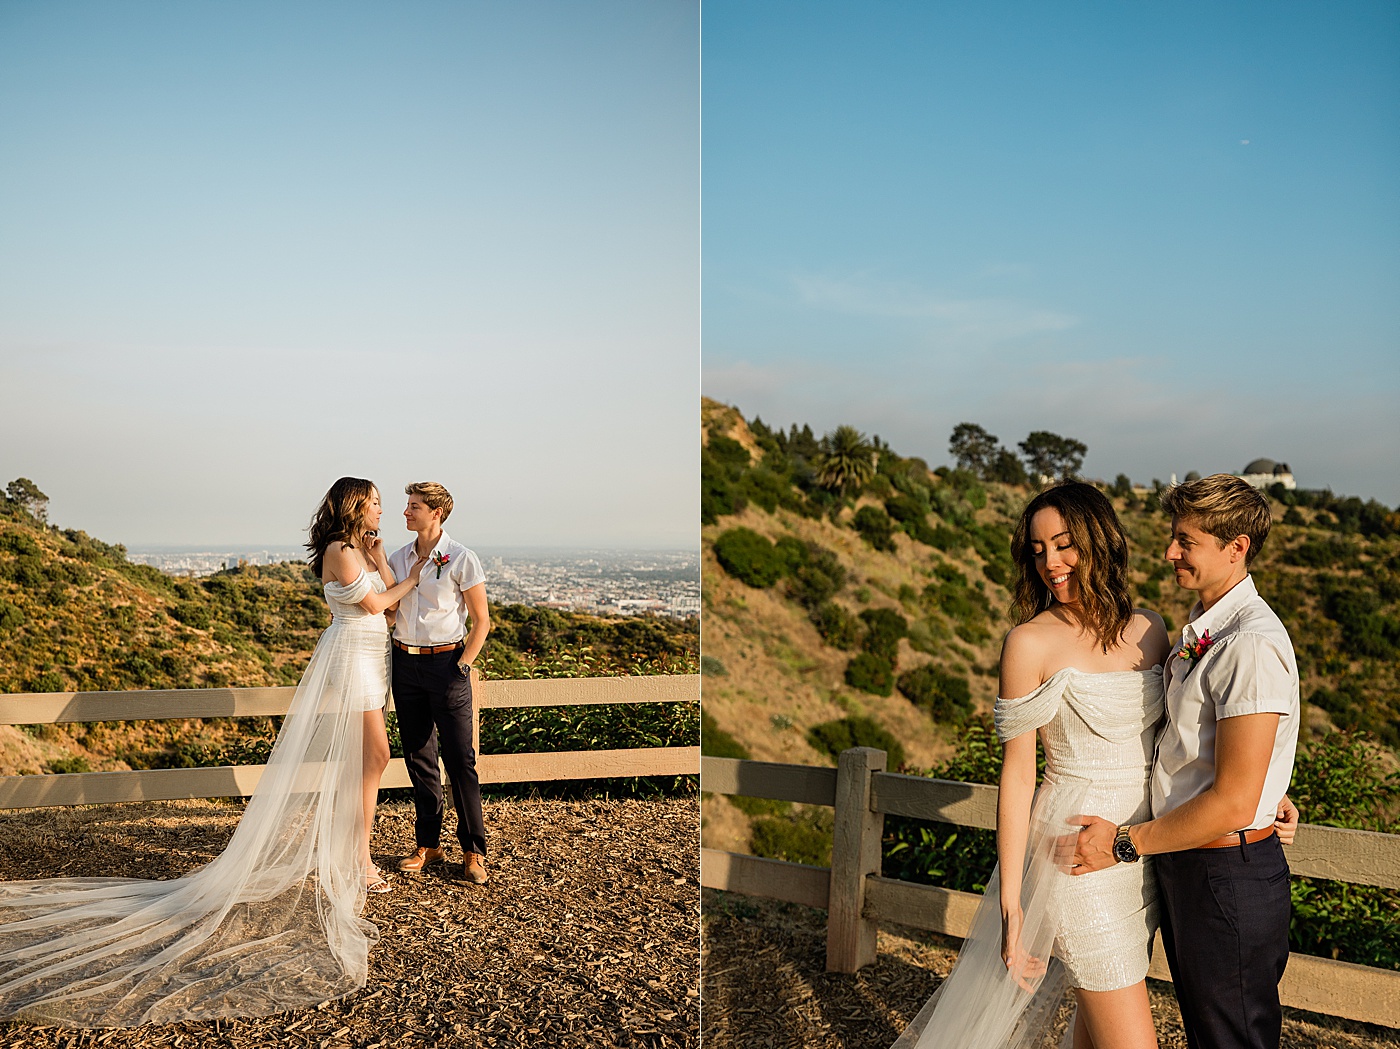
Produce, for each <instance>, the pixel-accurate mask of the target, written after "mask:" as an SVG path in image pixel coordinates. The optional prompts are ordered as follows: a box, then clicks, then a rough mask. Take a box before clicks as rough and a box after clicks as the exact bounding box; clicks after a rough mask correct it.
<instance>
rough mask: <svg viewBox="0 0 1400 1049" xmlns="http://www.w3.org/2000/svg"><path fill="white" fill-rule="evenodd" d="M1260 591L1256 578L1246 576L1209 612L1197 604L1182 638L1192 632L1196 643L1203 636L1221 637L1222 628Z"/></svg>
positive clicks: (1212, 606)
mask: <svg viewBox="0 0 1400 1049" xmlns="http://www.w3.org/2000/svg"><path fill="white" fill-rule="evenodd" d="M1258 596H1259V591H1258V589H1257V588H1256V587H1255V585H1254V577H1253V576H1252V575H1248V574H1246V575H1245V577H1244V578H1243V579H1241V580H1240V581H1239V582H1238V583H1236V584H1235V585H1234V586H1232V587H1231V588H1230V589H1229V590H1228V591H1226V593H1225V596H1224V597H1222V598H1221V599H1220V600H1219V601H1217V602H1216V603H1215V604H1213V605H1211V606H1210V609H1209V610H1208V611H1201V603H1200V602H1199V601H1197V602H1196V605H1195V607H1194V608H1192V609H1191V619H1190V621H1189V622H1187V624H1186V625H1185V626H1184V627H1182V628H1181V636H1182V637H1183V638H1186V637H1187V631H1190V640H1192V641H1195V640H1196V639H1197V638H1199V637H1201V636H1202V635H1203V634H1206V633H1210V634H1211V635H1212V636H1214V637H1219V636H1220V628H1221V627H1223V626H1224V625H1225V624H1226V623H1228V622H1229V621H1230V619H1231V618H1232V617H1233V616H1234V615H1235V613H1236V612H1238V611H1239V610H1240V609H1241V608H1243V607H1244V606H1245V604H1246V603H1247V602H1248V601H1250V600H1251V599H1252V598H1255V597H1258Z"/></svg>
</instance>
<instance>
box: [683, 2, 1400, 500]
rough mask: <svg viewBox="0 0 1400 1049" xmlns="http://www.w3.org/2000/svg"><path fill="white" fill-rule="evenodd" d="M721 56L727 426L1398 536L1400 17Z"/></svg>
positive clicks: (1027, 28)
mask: <svg viewBox="0 0 1400 1049" xmlns="http://www.w3.org/2000/svg"><path fill="white" fill-rule="evenodd" d="M703 41H704V62H705V66H704V107H705V108H704V234H703V255H704V275H703V288H704V294H703V316H704V350H703V360H704V365H703V377H702V388H703V390H704V392H705V393H706V394H707V395H708V396H711V397H715V398H717V399H719V400H722V401H726V402H729V403H733V404H737V405H738V406H739V407H740V408H741V409H742V410H743V411H744V413H745V414H746V415H747V416H749V417H750V418H751V417H753V416H754V415H755V414H759V415H761V416H762V417H763V418H764V420H765V421H767V422H769V423H773V424H778V423H781V424H786V423H789V422H794V421H795V422H799V423H800V422H808V423H811V425H812V427H813V429H815V430H817V431H818V432H821V431H823V430H829V429H831V428H833V427H835V426H836V425H838V424H840V423H850V424H852V425H855V426H857V427H858V428H860V429H862V430H864V431H866V432H868V433H870V432H873V433H878V434H879V435H880V436H881V437H883V438H885V439H886V440H888V441H890V442H891V444H892V445H893V446H894V448H895V449H896V450H899V451H901V452H903V453H905V454H916V455H922V456H924V457H926V458H928V459H929V460H930V461H931V462H934V463H937V462H944V461H946V460H947V458H948V455H947V442H948V435H949V433H950V431H951V430H952V428H953V426H954V425H956V424H957V423H959V422H962V421H972V422H977V423H980V424H982V425H983V426H985V427H987V429H989V430H990V431H991V432H993V433H995V434H997V435H998V436H999V437H1001V439H1002V441H1003V442H1004V443H1006V444H1007V445H1010V446H1014V444H1015V443H1016V442H1018V441H1020V440H1021V439H1022V438H1024V437H1025V435H1026V434H1027V433H1029V432H1030V431H1032V430H1042V429H1044V430H1051V431H1054V432H1058V433H1061V434H1065V435H1068V436H1073V437H1077V438H1079V439H1080V440H1083V441H1084V442H1085V443H1086V444H1088V446H1089V454H1088V456H1087V459H1086V462H1085V470H1086V473H1088V474H1089V475H1090V476H1104V477H1108V478H1112V477H1113V476H1114V475H1116V474H1117V473H1119V472H1126V473H1128V474H1129V475H1130V476H1132V477H1133V478H1134V479H1135V480H1138V481H1143V482H1145V481H1148V480H1150V479H1152V478H1153V477H1157V478H1160V479H1162V480H1166V479H1167V478H1168V477H1169V476H1170V474H1171V473H1173V472H1176V473H1178V474H1184V473H1185V472H1186V471H1188V470H1193V469H1194V470H1199V471H1201V472H1203V473H1205V472H1213V471H1217V470H1220V471H1227V472H1228V471H1237V470H1239V469H1240V468H1242V467H1243V466H1244V465H1245V463H1246V462H1248V461H1249V460H1251V459H1254V458H1256V457H1259V456H1267V457H1270V458H1274V459H1277V460H1281V461H1284V462H1286V463H1288V464H1289V465H1290V466H1291V467H1292V469H1293V471H1294V473H1295V475H1296V476H1297V478H1298V481H1299V483H1300V484H1301V485H1304V486H1306V487H1323V486H1329V485H1330V486H1331V487H1332V488H1333V489H1334V490H1335V491H1339V492H1346V493H1348V494H1359V495H1362V496H1365V497H1376V498H1379V499H1381V500H1382V501H1384V502H1386V503H1387V504H1389V505H1395V504H1397V503H1400V455H1397V454H1396V452H1397V450H1400V412H1398V411H1397V410H1396V405H1397V404H1400V121H1398V120H1397V119H1396V114H1397V113H1400V61H1397V58H1396V56H1397V54H1400V7H1397V6H1396V5H1394V4H1390V3H1360V2H1358V3H1349V4H1341V5H1321V4H1311V3H1273V2H1271V3H1226V4H1219V3H1210V4H1207V3H1175V4H1169V5H1168V4H1156V5H1146V4H1118V3H1114V4H1108V3H1097V4H1096V3H1082V4H1073V5H1047V4H1037V3H1029V2H1025V3H995V2H992V3H979V4H952V3H912V2H906V3H882V4H856V3H829V2H828V3H822V2H815V3H802V4H796V3H777V2H771V3H764V4H744V3H736V2H733V0H710V2H707V3H706V4H705V18H704V31H703Z"/></svg>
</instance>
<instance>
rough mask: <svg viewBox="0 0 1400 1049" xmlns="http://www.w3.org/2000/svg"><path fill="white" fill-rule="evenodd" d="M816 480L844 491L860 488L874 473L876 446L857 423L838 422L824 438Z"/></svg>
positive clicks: (837, 490)
mask: <svg viewBox="0 0 1400 1049" xmlns="http://www.w3.org/2000/svg"><path fill="white" fill-rule="evenodd" d="M816 467H817V483H818V484H820V485H821V486H822V487H823V488H825V489H827V490H828V491H831V492H835V493H836V494H838V495H844V494H845V493H846V492H848V491H859V490H860V489H861V488H862V487H864V486H865V483H866V482H867V481H869V480H870V478H871V477H872V476H874V474H875V448H874V447H873V446H872V445H871V443H870V442H869V441H867V440H866V438H865V434H863V433H861V432H860V431H859V430H857V429H856V428H855V427H854V426H838V427H836V429H834V430H832V431H831V432H830V433H829V434H827V435H826V436H825V437H823V438H822V443H821V451H820V453H819V454H818V456H817V462H816Z"/></svg>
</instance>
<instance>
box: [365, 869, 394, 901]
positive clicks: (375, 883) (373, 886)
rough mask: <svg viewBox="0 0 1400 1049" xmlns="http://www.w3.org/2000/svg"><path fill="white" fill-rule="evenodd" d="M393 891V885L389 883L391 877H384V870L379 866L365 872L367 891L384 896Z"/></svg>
mask: <svg viewBox="0 0 1400 1049" xmlns="http://www.w3.org/2000/svg"><path fill="white" fill-rule="evenodd" d="M392 891H393V886H392V885H390V884H389V879H388V878H386V877H384V872H383V871H381V870H380V869H379V868H378V867H371V868H370V869H369V870H368V871H366V872H365V892H368V893H373V894H374V895H376V896H382V895H384V894H385V893H386V892H392Z"/></svg>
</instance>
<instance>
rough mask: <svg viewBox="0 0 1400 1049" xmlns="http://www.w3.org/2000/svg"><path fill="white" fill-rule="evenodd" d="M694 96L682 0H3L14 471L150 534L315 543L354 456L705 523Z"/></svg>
mask: <svg viewBox="0 0 1400 1049" xmlns="http://www.w3.org/2000/svg"><path fill="white" fill-rule="evenodd" d="M699 103H700V97H699V9H698V5H697V4H696V3H695V2H687V0H635V2H616V0H590V2H589V3H587V4H577V3H569V2H564V0H560V2H556V3H547V2H540V0H530V2H523V3H522V2H507V0H499V2H495V3H479V2H465V0H452V2H442V3H431V2H422V0H411V2H407V3H384V2H375V3H354V2H343V0H336V2H325V3H314V2H298V3H295V4H287V3H281V2H264V3H258V2H250V0H241V2H239V3H237V4H188V3H179V2H174V0H171V2H163V3H162V2H125V3H120V4H113V3H106V2H91V3H77V2H67V0H53V2H46V3H19V2H11V0H0V484H3V483H4V482H5V481H8V480H9V479H11V478H14V477H17V476H26V477H30V478H32V479H33V480H34V481H35V482H36V483H37V484H38V485H39V487H40V488H42V489H43V490H44V491H45V492H46V493H47V494H48V495H49V496H50V497H51V500H52V502H51V507H50V519H51V520H54V521H56V522H57V523H59V524H62V525H64V526H72V527H79V528H83V529H85V530H87V531H88V532H90V533H92V534H94V535H97V536H99V537H100V538H102V539H104V540H106V541H108V542H125V543H129V544H133V545H137V544H153V543H172V544H174V543H179V544H199V543H210V544H218V543H270V544H295V543H298V542H300V541H301V540H302V538H304V532H303V529H304V528H305V526H306V523H307V520H308V519H309V517H310V514H311V512H312V510H313V509H314V508H315V504H316V503H317V501H318V500H319V499H320V497H321V495H322V494H323V493H324V491H325V490H326V488H327V487H328V486H329V484H330V482H331V481H333V480H334V479H335V478H336V477H338V476H341V475H343V474H351V475H358V476H366V477H369V478H371V479H374V480H375V481H377V482H378V483H379V484H380V487H381V489H382V490H383V491H384V493H385V503H386V509H387V510H388V511H389V512H390V514H397V513H398V512H399V511H400V510H401V509H402V501H403V497H402V495H401V494H400V493H401V492H402V489H403V486H404V485H405V484H406V483H408V482H410V481H414V480H423V479H435V480H439V481H441V482H443V483H444V484H446V485H447V486H448V488H449V489H451V490H452V492H453V494H454V496H455V498H456V502H457V509H456V511H455V512H454V514H453V516H452V519H451V521H449V523H448V529H449V531H450V532H452V533H453V535H454V536H455V537H456V538H459V539H462V540H463V541H465V542H467V543H468V544H469V545H471V544H472V543H476V544H478V545H481V546H485V547H490V546H500V545H509V546H524V545H531V544H548V545H555V546H561V545H567V546H584V545H603V546H637V545H650V546H681V547H688V546H693V545H695V544H696V543H697V542H698V539H697V536H698V515H699V499H698V466H697V455H698V453H697V435H696V418H697V405H696V397H697V395H698V393H699V376H698V352H699V349H698V339H699V214H700V202H699V163H700V159H699V133H700V127H699V117H700V114H699ZM386 535H388V536H390V537H393V536H398V535H402V536H403V537H404V538H407V534H406V533H402V532H401V523H400V522H397V521H395V520H394V519H393V518H392V517H391V518H390V519H389V520H387V521H386Z"/></svg>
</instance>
